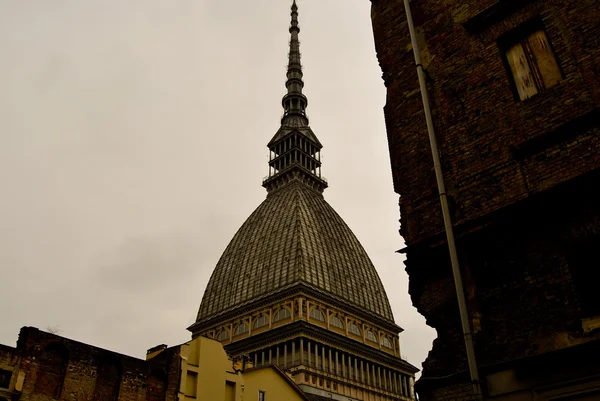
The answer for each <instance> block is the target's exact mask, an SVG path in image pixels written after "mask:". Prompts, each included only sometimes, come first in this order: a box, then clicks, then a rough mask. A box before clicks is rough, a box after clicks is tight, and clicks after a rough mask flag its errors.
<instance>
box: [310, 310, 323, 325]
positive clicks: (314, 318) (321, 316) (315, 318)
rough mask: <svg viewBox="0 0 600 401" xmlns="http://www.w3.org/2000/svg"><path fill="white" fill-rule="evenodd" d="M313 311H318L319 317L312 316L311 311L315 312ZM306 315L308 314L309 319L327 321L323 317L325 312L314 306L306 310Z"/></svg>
mask: <svg viewBox="0 0 600 401" xmlns="http://www.w3.org/2000/svg"><path fill="white" fill-rule="evenodd" d="M315 311H316V312H318V313H319V315H318V316H319V317H315V316H313V312H315ZM308 316H310V319H311V320H316V321H318V322H322V323H325V322H327V319H326V318H325V314H324V313H323V311H322V310H321V309H319V308H316V307H315V308H311V309H310V311H309V312H308Z"/></svg>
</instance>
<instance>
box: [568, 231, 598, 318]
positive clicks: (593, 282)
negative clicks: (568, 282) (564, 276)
mask: <svg viewBox="0 0 600 401" xmlns="http://www.w3.org/2000/svg"><path fill="white" fill-rule="evenodd" d="M598 247H600V235H596V236H594V237H592V238H589V239H587V240H584V241H582V242H580V243H578V244H576V245H574V246H573V247H572V248H571V249H570V251H569V270H570V271H571V277H572V278H573V284H574V286H575V291H576V292H577V298H578V300H579V304H580V306H581V309H582V312H583V313H584V315H585V317H592V316H598V315H600V301H599V300H598V289H597V288H598V287H597V271H598V269H599V268H600V259H598V256H597V250H598Z"/></svg>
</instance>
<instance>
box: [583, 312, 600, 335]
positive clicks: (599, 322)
mask: <svg viewBox="0 0 600 401" xmlns="http://www.w3.org/2000/svg"><path fill="white" fill-rule="evenodd" d="M581 326H582V327H583V332H584V333H586V334H588V333H592V332H594V331H597V330H600V316H594V317H590V318H587V319H581Z"/></svg>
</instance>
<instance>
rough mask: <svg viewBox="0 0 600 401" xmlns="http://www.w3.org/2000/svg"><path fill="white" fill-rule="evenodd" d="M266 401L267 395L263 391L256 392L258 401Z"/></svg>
mask: <svg viewBox="0 0 600 401" xmlns="http://www.w3.org/2000/svg"><path fill="white" fill-rule="evenodd" d="M266 400H267V393H266V392H265V391H262V390H258V401H266Z"/></svg>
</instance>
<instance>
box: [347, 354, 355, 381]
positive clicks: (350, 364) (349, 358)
mask: <svg viewBox="0 0 600 401" xmlns="http://www.w3.org/2000/svg"><path fill="white" fill-rule="evenodd" d="M353 370H354V369H353V367H352V357H351V356H350V355H348V378H349V379H352V380H353V376H352V371H353Z"/></svg>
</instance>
